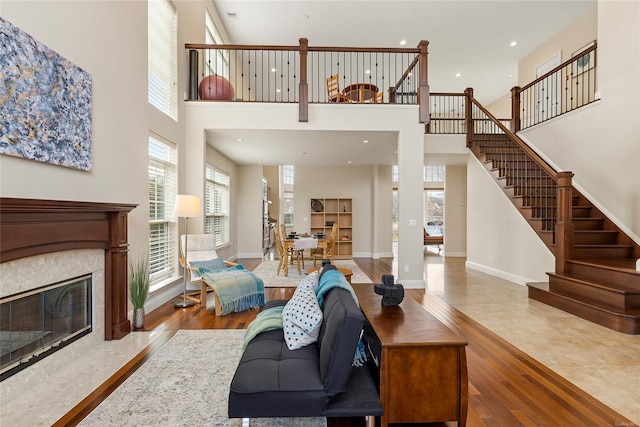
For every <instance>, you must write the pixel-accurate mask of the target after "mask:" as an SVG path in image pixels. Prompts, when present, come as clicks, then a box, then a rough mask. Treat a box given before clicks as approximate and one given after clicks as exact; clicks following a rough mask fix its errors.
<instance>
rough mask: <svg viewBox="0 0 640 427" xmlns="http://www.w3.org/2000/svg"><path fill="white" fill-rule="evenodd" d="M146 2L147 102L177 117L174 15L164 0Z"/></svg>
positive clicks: (172, 9) (169, 4)
mask: <svg viewBox="0 0 640 427" xmlns="http://www.w3.org/2000/svg"><path fill="white" fill-rule="evenodd" d="M147 4H148V8H149V9H148V13H149V16H148V21H149V23H148V24H149V29H148V49H149V52H148V56H149V58H148V61H149V103H150V104H151V105H153V106H154V107H156V108H157V109H158V110H160V111H162V112H163V113H165V114H166V115H168V116H169V117H171V118H172V119H173V120H178V15H177V14H176V10H175V8H174V7H173V3H171V2H170V1H168V0H154V1H150V2H148V3H147Z"/></svg>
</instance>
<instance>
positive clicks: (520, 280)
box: [464, 261, 539, 286]
mask: <svg viewBox="0 0 640 427" xmlns="http://www.w3.org/2000/svg"><path fill="white" fill-rule="evenodd" d="M464 266H465V267H467V268H471V269H473V270H478V271H481V272H483V273H487V274H490V275H492V276H495V277H499V278H500V279H504V280H508V281H509V282H513V283H516V284H518V285H522V286H526V285H527V283H529V282H539V280H534V279H527V278H526V277H522V276H518V275H516V274H512V273H508V272H506V271H502V270H498V269H495V268H492V267H488V266H486V265H482V264H477V263H475V262H471V261H466V262H465V263H464Z"/></svg>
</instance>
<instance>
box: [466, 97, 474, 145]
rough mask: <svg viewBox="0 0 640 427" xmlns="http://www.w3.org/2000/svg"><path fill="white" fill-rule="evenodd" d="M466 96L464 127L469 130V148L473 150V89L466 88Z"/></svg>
mask: <svg viewBox="0 0 640 427" xmlns="http://www.w3.org/2000/svg"><path fill="white" fill-rule="evenodd" d="M464 94H465V100H464V125H465V128H466V129H467V148H471V144H472V143H473V108H472V107H473V88H470V87H468V88H466V89H465V90H464Z"/></svg>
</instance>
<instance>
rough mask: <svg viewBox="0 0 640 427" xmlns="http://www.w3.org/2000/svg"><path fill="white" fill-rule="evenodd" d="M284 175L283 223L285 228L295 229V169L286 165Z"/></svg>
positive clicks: (283, 169)
mask: <svg viewBox="0 0 640 427" xmlns="http://www.w3.org/2000/svg"><path fill="white" fill-rule="evenodd" d="M281 173H282V188H283V190H282V221H283V222H284V226H285V227H289V228H291V227H293V206H294V198H293V196H294V193H293V186H294V167H293V165H284V166H282V167H281Z"/></svg>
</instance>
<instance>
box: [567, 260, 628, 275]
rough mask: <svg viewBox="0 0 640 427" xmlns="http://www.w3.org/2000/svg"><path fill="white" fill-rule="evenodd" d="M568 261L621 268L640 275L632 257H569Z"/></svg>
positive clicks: (610, 268)
mask: <svg viewBox="0 0 640 427" xmlns="http://www.w3.org/2000/svg"><path fill="white" fill-rule="evenodd" d="M568 262H570V263H575V264H583V265H587V266H594V267H600V268H604V269H609V270H622V271H624V272H626V273H631V274H637V275H638V276H640V271H637V270H636V260H635V259H633V258H597V259H591V258H580V259H570V260H568Z"/></svg>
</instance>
